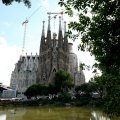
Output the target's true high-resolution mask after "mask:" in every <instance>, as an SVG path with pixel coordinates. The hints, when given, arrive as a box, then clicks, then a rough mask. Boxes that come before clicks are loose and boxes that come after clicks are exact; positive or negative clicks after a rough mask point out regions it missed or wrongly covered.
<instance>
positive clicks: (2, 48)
mask: <svg viewBox="0 0 120 120" xmlns="http://www.w3.org/2000/svg"><path fill="white" fill-rule="evenodd" d="M0 43H1V44H0V82H2V83H3V84H4V85H9V84H10V77H11V73H12V71H13V70H14V64H15V63H16V62H17V61H18V59H19V56H20V51H21V50H20V48H18V47H17V46H9V45H8V44H7V41H6V39H5V38H4V37H0Z"/></svg>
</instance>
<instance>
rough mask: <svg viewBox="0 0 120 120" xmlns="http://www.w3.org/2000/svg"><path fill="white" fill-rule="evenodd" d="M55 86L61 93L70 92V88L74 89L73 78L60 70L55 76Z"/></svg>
mask: <svg viewBox="0 0 120 120" xmlns="http://www.w3.org/2000/svg"><path fill="white" fill-rule="evenodd" d="M54 85H55V86H56V88H57V90H58V91H60V92H63V91H68V90H69V89H70V88H72V87H73V78H72V76H71V74H70V73H69V72H67V71H64V70H59V71H58V72H56V74H55V77H54Z"/></svg>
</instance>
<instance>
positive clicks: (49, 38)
mask: <svg viewBox="0 0 120 120" xmlns="http://www.w3.org/2000/svg"><path fill="white" fill-rule="evenodd" d="M46 46H47V48H48V49H49V48H50V47H51V30H50V16H48V30H47V40H46Z"/></svg>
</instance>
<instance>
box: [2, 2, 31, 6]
mask: <svg viewBox="0 0 120 120" xmlns="http://www.w3.org/2000/svg"><path fill="white" fill-rule="evenodd" d="M13 2H18V3H20V2H23V3H24V4H25V5H26V6H27V7H31V2H30V0H2V3H3V4H5V5H11V4H12V3H13Z"/></svg>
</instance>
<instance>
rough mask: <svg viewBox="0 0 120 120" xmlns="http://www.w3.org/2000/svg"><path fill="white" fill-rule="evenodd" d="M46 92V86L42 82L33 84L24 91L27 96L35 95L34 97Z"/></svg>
mask: <svg viewBox="0 0 120 120" xmlns="http://www.w3.org/2000/svg"><path fill="white" fill-rule="evenodd" d="M47 93H48V91H47V87H46V86H45V85H42V84H34V85H32V86H30V87H29V88H28V89H27V90H26V91H25V92H24V94H25V95H26V96H27V97H28V98H31V97H35V98H36V99H37V96H41V95H46V94H47Z"/></svg>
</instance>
